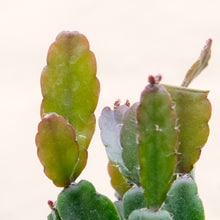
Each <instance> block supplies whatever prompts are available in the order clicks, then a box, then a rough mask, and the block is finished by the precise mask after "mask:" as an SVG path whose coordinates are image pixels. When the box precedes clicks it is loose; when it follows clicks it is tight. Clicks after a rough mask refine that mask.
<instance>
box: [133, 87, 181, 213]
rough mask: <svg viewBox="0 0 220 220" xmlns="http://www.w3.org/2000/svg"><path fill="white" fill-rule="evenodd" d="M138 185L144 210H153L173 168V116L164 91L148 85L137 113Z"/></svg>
mask: <svg viewBox="0 0 220 220" xmlns="http://www.w3.org/2000/svg"><path fill="white" fill-rule="evenodd" d="M137 121H138V125H137V130H138V141H139V164H140V181H141V186H142V187H143V189H144V190H145V196H146V199H147V205H148V208H149V209H151V210H157V209H159V208H160V206H161V205H162V203H163V202H164V200H165V198H166V194H167V192H168V190H169V188H170V186H171V184H172V182H173V177H174V175H173V174H174V171H175V166H176V156H175V153H176V147H177V131H176V129H175V128H176V112H175V111H174V110H173V108H172V101H171V97H170V95H169V93H168V92H167V90H166V89H165V88H164V87H163V86H162V85H159V84H150V85H148V86H147V87H146V88H145V89H144V91H143V92H142V94H141V100H140V105H139V107H138V109H137Z"/></svg>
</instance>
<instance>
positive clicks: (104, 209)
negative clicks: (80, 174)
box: [57, 180, 120, 220]
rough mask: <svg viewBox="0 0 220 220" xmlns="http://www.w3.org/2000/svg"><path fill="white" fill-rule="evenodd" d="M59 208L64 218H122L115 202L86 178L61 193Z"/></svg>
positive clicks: (90, 219) (98, 219) (67, 219)
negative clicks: (100, 192)
mask: <svg viewBox="0 0 220 220" xmlns="http://www.w3.org/2000/svg"><path fill="white" fill-rule="evenodd" d="M57 210H58V213H59V215H60V217H61V219H63V220H73V219H79V220H104V219H106V220H107V219H108V220H120V218H119V215H118V212H117V211H116V208H115V206H114V204H113V203H112V202H111V201H110V200H109V199H108V198H107V197H105V196H103V195H100V194H97V193H96V191H95V188H94V186H93V185H92V184H91V183H89V182H88V181H85V180H82V181H80V182H79V183H78V184H76V185H70V186H69V187H68V188H65V189H64V190H63V191H62V192H61V193H60V194H59V196H58V199H57Z"/></svg>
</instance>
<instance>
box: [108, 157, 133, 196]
mask: <svg viewBox="0 0 220 220" xmlns="http://www.w3.org/2000/svg"><path fill="white" fill-rule="evenodd" d="M108 173H109V176H110V177H111V185H112V187H113V188H114V189H115V191H116V196H117V198H118V199H119V200H121V199H122V197H123V195H124V193H125V192H127V191H128V190H129V189H130V188H131V186H130V185H129V184H128V183H127V181H126V179H125V178H124V176H123V175H122V174H121V173H120V172H119V170H118V167H117V165H115V164H114V163H113V162H112V161H109V163H108Z"/></svg>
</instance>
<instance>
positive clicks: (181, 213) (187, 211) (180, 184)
mask: <svg viewBox="0 0 220 220" xmlns="http://www.w3.org/2000/svg"><path fill="white" fill-rule="evenodd" d="M163 209H165V210H167V211H169V212H170V214H171V215H172V216H173V220H191V219H193V220H204V219H205V216H204V209H203V205H202V201H201V200H200V198H199V197H198V191H197V186H196V183H195V182H194V181H193V180H192V179H190V178H188V177H181V178H178V179H177V180H176V181H175V182H174V183H173V185H172V187H171V189H170V191H169V192H168V195H167V199H166V201H165V205H164V207H163Z"/></svg>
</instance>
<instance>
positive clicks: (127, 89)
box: [0, 0, 220, 220]
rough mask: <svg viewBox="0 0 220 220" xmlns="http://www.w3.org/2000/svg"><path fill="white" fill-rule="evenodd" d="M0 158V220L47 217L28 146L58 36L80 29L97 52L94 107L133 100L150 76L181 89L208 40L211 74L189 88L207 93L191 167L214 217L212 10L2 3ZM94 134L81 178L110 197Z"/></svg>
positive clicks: (117, 1)
mask: <svg viewBox="0 0 220 220" xmlns="http://www.w3.org/2000/svg"><path fill="white" fill-rule="evenodd" d="M0 6H1V7H0V27H1V35H0V39H1V40H0V56H1V59H0V66H1V81H0V94H1V108H0V113H1V123H0V132H1V147H0V148H1V151H0V158H1V159H0V173H1V175H0V176H1V177H0V194H1V201H0V218H1V219H7V220H8V219H9V220H11V219H22V220H29V219H32V220H39V219H46V216H47V215H48V213H49V211H50V210H49V208H48V206H47V200H48V199H51V200H56V197H57V194H58V193H59V192H60V190H61V189H58V188H56V187H55V186H54V185H53V184H52V182H51V181H50V180H49V179H47V178H46V176H45V175H44V173H43V169H42V166H41V164H40V162H39V160H38V158H37V155H36V147H35V143H34V139H35V134H36V131H37V124H38V122H39V121H40V116H39V111H40V103H41V99H42V97H41V93H40V82H39V81H40V73H41V70H42V68H43V67H44V66H45V65H46V54H47V50H48V48H49V46H50V44H51V43H52V42H53V41H54V40H55V37H56V35H57V34H58V33H59V32H60V31H63V30H78V31H79V32H81V33H83V34H85V35H86V36H87V38H88V39H89V42H90V45H91V49H92V50H93V52H94V53H95V55H96V58H97V65H98V78H99V80H100V82H101V94H100V99H99V104H98V107H97V110H96V116H97V118H98V117H99V115H100V112H101V109H102V108H103V107H104V106H106V105H110V106H112V105H113V103H114V101H115V100H116V99H118V98H121V100H122V101H125V100H126V99H127V98H129V99H130V101H131V102H132V103H133V102H135V101H137V100H139V96H140V92H141V91H142V90H143V88H144V86H145V85H146V83H147V76H148V75H149V74H157V73H161V74H162V75H163V83H167V84H175V85H180V83H181V81H182V79H183V77H184V74H185V73H186V71H187V70H188V68H189V67H190V66H191V64H192V63H193V62H194V61H195V60H196V59H197V57H198V56H199V54H200V51H201V49H202V47H203V45H204V43H205V41H206V40H207V39H208V38H210V37H211V38H212V39H213V49H212V57H211V61H210V64H209V67H208V68H207V69H206V70H205V71H204V72H203V74H202V75H201V76H200V77H199V78H197V79H196V80H195V81H194V82H193V83H192V84H191V86H190V87H191V88H197V89H205V90H211V92H210V95H209V98H210V100H211V102H212V106H213V112H212V119H211V121H210V129H211V133H210V137H209V140H208V142H207V144H206V146H205V148H204V149H203V151H202V155H201V158H200V161H199V162H198V163H197V166H196V176H197V183H198V187H199V194H200V196H201V198H202V200H203V203H204V207H205V212H206V218H207V219H209V220H218V219H219V216H220V215H219V202H218V201H219V198H220V177H219V175H218V172H219V166H220V160H219V154H220V149H219V143H220V135H218V134H219V132H220V118H219V117H220V115H219V112H220V86H219V79H220V78H219V72H220V62H219V60H220V28H219V27H220V14H219V8H220V3H219V1H218V0H209V1H203V0H200V1H197V0H195V1H191V0H185V1H176V0H167V1H164V0H155V1H146V0H137V1H131V0H112V1H105V0H93V1H89V0H88V1H84V0H81V1H74V0H63V1H58V0H38V1H30V0H20V1H16V0H8V1H1V4H0ZM106 166H107V158H106V154H105V149H104V147H103V146H102V144H101V141H100V138H99V129H98V128H97V130H96V133H95V135H94V137H93V140H92V143H91V145H90V148H89V160H88V164H87V167H86V169H85V170H84V172H83V174H82V175H81V176H80V177H79V180H80V179H87V180H89V181H91V182H92V183H93V184H94V185H95V187H96V189H97V191H98V192H100V193H102V194H105V195H107V196H109V197H110V198H111V199H112V200H114V192H113V190H112V189H111V187H110V183H109V177H108V174H107V168H106Z"/></svg>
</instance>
